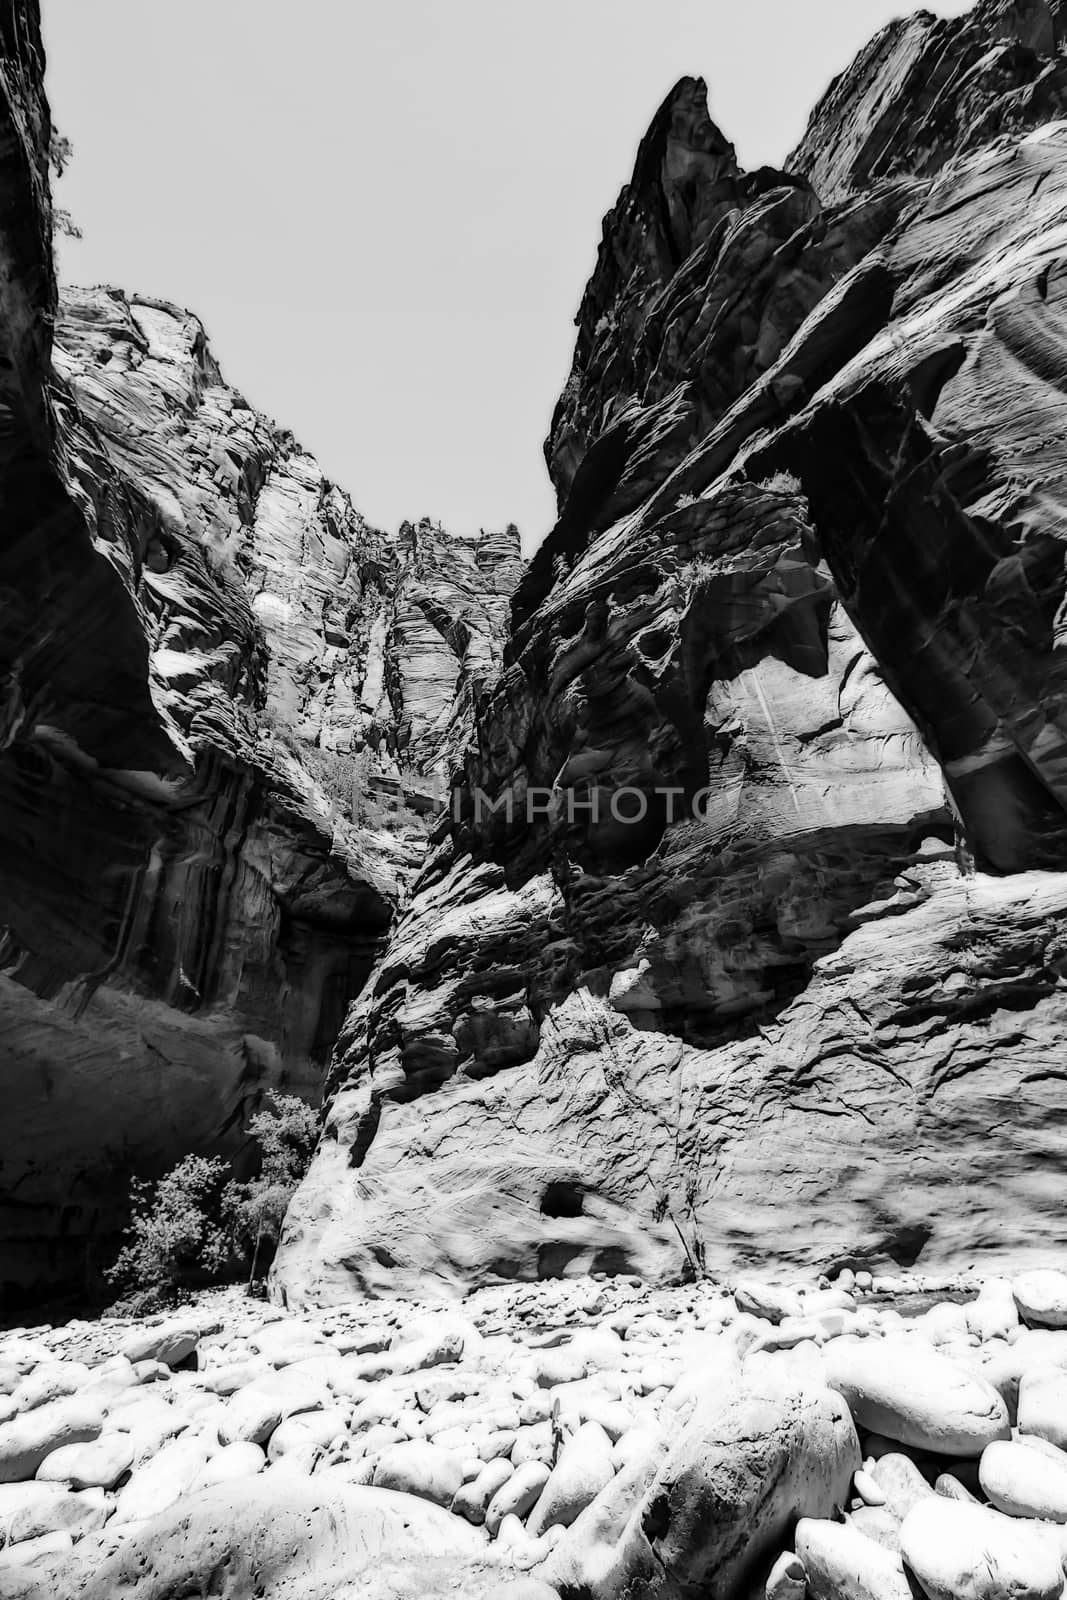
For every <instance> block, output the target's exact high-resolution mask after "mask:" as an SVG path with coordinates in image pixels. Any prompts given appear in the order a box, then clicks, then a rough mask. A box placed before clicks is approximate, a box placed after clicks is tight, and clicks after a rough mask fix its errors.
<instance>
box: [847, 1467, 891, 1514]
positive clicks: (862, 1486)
mask: <svg viewBox="0 0 1067 1600" xmlns="http://www.w3.org/2000/svg"><path fill="white" fill-rule="evenodd" d="M883 1459H885V1458H884V1457H883ZM852 1488H853V1490H854V1491H855V1493H856V1494H858V1495H859V1497H860V1499H861V1500H862V1501H863V1503H864V1505H868V1506H884V1505H885V1503H886V1498H887V1496H886V1492H885V1490H884V1489H883V1488H882V1486H881V1484H880V1483H878V1482H877V1480H876V1479H875V1478H873V1477H872V1476H871V1474H870V1473H869V1472H862V1471H861V1472H857V1473H856V1476H855V1477H854V1478H853V1480H852Z"/></svg>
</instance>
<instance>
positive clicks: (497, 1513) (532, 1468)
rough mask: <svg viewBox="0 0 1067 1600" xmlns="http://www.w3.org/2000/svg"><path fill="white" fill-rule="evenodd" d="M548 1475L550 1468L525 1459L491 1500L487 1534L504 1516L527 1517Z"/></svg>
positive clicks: (486, 1525) (486, 1518) (486, 1519)
mask: <svg viewBox="0 0 1067 1600" xmlns="http://www.w3.org/2000/svg"><path fill="white" fill-rule="evenodd" d="M550 1477H551V1468H549V1467H548V1466H546V1465H545V1463H544V1462H543V1461H526V1462H524V1463H523V1464H522V1466H521V1467H516V1468H515V1471H514V1472H513V1473H512V1474H511V1477H510V1478H509V1479H508V1480H507V1482H506V1483H504V1484H502V1485H501V1487H500V1488H499V1489H498V1490H497V1492H496V1494H495V1495H494V1496H493V1498H492V1500H490V1502H489V1505H488V1506H487V1507H486V1512H485V1527H486V1531H487V1533H489V1534H490V1535H493V1536H495V1535H496V1534H497V1533H499V1531H500V1525H501V1523H502V1522H503V1521H504V1518H505V1517H519V1518H520V1519H521V1518H523V1517H526V1516H529V1514H530V1512H531V1511H532V1510H533V1508H534V1506H535V1505H536V1504H537V1501H538V1499H539V1497H540V1495H541V1491H542V1490H543V1489H544V1487H545V1484H546V1483H547V1482H548V1480H549V1478H550Z"/></svg>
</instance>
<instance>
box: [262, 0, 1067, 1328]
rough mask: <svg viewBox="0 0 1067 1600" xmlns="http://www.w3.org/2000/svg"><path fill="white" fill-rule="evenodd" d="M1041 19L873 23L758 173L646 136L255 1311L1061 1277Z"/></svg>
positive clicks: (697, 101) (1057, 207)
mask: <svg viewBox="0 0 1067 1600" xmlns="http://www.w3.org/2000/svg"><path fill="white" fill-rule="evenodd" d="M1062 27H1063V22H1062V19H1061V17H1060V12H1059V8H1058V7H1055V6H1052V5H1044V4H1041V3H1040V0H1035V3H1034V4H1028V5H1018V4H1008V3H1006V0H989V3H982V4H980V5H979V6H978V7H977V8H976V10H975V11H974V12H973V13H972V15H971V16H970V17H969V18H966V19H961V20H958V21H956V22H953V23H947V22H936V21H935V20H934V19H932V18H929V17H925V16H922V17H918V18H914V19H911V20H910V21H909V22H907V23H904V24H900V25H897V26H896V27H894V28H893V29H891V30H889V31H888V33H886V34H884V35H883V36H882V37H881V39H880V41H876V43H875V45H874V46H872V47H871V48H870V49H869V50H868V51H867V52H865V53H864V54H863V55H862V56H861V57H860V59H859V60H858V62H857V63H856V64H855V65H854V67H853V68H852V69H850V71H849V72H848V73H846V74H845V75H844V76H843V77H842V78H841V79H840V80H839V81H838V82H837V83H836V84H835V85H834V86H833V88H832V89H831V91H830V93H829V95H828V96H827V98H826V99H825V100H824V102H823V103H822V105H821V106H820V107H819V108H818V110H817V112H816V114H815V117H814V119H813V122H812V126H811V128H810V130H809V134H808V136H807V138H806V139H805V141H804V143H803V144H802V145H801V147H800V150H799V151H798V153H797V155H796V156H795V157H794V158H793V159H792V161H791V162H790V170H789V171H786V172H776V171H772V170H769V169H764V170H762V171H761V172H759V173H756V174H744V173H741V172H740V171H739V169H738V167H737V163H736V160H735V157H734V154H733V152H732V150H731V148H730V146H729V144H728V143H727V141H726V140H725V138H724V137H723V136H722V134H721V133H720V132H719V131H718V129H716V128H715V126H714V124H713V123H712V122H711V120H710V118H709V116H708V114H707V110H706V107H705V100H704V88H703V85H702V84H700V83H699V82H698V81H696V80H691V79H686V80H683V82H682V83H681V84H679V85H678V87H677V88H676V89H675V90H674V91H673V93H672V94H671V96H669V98H668V100H667V101H666V102H665V104H664V106H663V107H662V108H661V110H660V111H659V112H658V113H657V116H656V118H655V120H654V122H653V124H652V128H651V130H650V132H649V134H648V136H647V137H646V139H645V141H644V142H643V144H642V146H641V149H640V152H639V155H638V158H637V163H636V167H635V170H634V175H633V178H632V180H631V182H630V184H629V185H628V186H627V188H626V189H625V190H624V191H623V194H622V196H621V198H620V200H619V203H618V205H617V206H616V207H615V209H614V211H613V212H611V213H610V214H609V216H608V218H607V219H606V222H605V232H604V241H603V244H602V246H601V251H600V256H599V259H598V262H597V267H596V270H595V272H594V274H593V277H592V279H591V282H590V285H589V287H588V289H587V291H586V295H585V298H584V300H583V303H582V307H581V309H580V311H579V315H578V342H577V349H576V355H575V363H574V369H573V371H572V374H571V377H570V380H569V381H568V384H567V388H566V391H565V393H564V396H563V398H562V400H561V402H560V405H559V407H558V408H557V411H556V415H555V418H554V421H553V427H552V433H551V436H550V438H549V442H548V445H547V447H546V452H547V457H548V461H549V464H550V468H551V470H552V473H553V477H554V480H555V482H556V485H557V488H558V490H559V495H560V515H559V520H558V523H557V525H556V527H555V529H554V530H553V531H552V533H551V534H550V536H549V538H548V539H547V541H546V542H545V544H544V545H543V546H542V548H541V550H540V551H539V552H538V554H537V556H536V557H535V559H534V561H533V562H532V563H531V567H530V569H529V571H528V572H527V574H526V576H525V577H524V579H523V581H522V582H521V584H520V585H519V588H518V590H517V592H516V595H515V598H514V601H513V605H512V618H511V633H510V637H509V639H508V643H507V647H506V652H505V663H504V668H503V671H502V672H501V674H500V676H499V679H498V680H497V682H496V684H495V685H494V686H493V687H492V689H491V691H490V692H489V693H487V695H486V696H485V698H484V700H483V701H482V703H481V704H480V706H479V709H478V716H477V722H476V731H475V737H474V740H473V742H472V744H471V747H470V749H469V750H468V752H467V755H466V759H465V763H464V771H463V774H462V777H461V779H460V781H459V783H458V786H457V790H456V794H455V796H454V805H453V807H452V810H451V814H450V820H449V824H448V827H447V830H446V831H442V833H441V834H440V835H439V836H438V840H437V843H436V848H435V849H434V851H433V852H432V854H431V855H430V857H429V858H428V860H427V863H426V865H425V867H424V869H423V872H422V874H421V876H420V878H419V881H418V883H417V885H416V888H415V891H414V893H413V896H412V899H411V901H410V903H409V904H408V906H407V908H406V910H405V911H404V913H403V915H402V917H401V918H400V921H399V923H398V925H397V927H396V929H395V931H394V933H393V935H392V937H391V939H390V942H389V945H388V948H387V949H386V951H385V953H384V955H383V957H382V958H381V961H380V963H379V965H378V967H377V969H376V971H375V973H374V975H373V976H372V978H371V980H370V981H369V983H368V984H367V986H366V988H365V989H364V990H363V992H362V994H361V996H360V998H359V999H358V1001H357V1002H356V1005H355V1007H354V1008H353V1010H352V1012H351V1014H350V1016H349V1018H348V1021H347V1022H346V1025H345V1028H344V1030H343V1032H342V1035H341V1039H340V1043H339V1046H338V1051H337V1055H336V1059H335V1064H334V1069H333V1073H332V1081H331V1102H330V1106H329V1111H328V1116H327V1121H326V1127H325V1132H324V1136H323V1140H322V1143H321V1147H320V1152H319V1155H318V1157H317V1158H316V1162H315V1165H314V1167H313V1169H312V1172H311V1175H310V1176H309V1178H308V1180H307V1182H306V1184H305V1186H304V1188H303V1189H302V1191H301V1192H300V1194H299V1195H298V1197H297V1200H296V1202H295V1204H294V1206H293V1208H292V1210H291V1212H290V1218H289V1222H288V1224H287V1230H286V1236H285V1240H284V1241H283V1248H282V1251H281V1254H280V1257H279V1261H278V1264H277V1267H276V1277H275V1287H276V1292H277V1293H278V1294H279V1295H281V1296H287V1297H288V1298H289V1299H290V1300H292V1301H311V1302H314V1301H322V1300H342V1299H344V1298H345V1297H347V1296H349V1295H351V1294H352V1293H353V1291H356V1290H361V1291H368V1292H384V1291H386V1290H388V1291H391V1292H407V1293H414V1292H416V1288H417V1286H418V1285H422V1286H423V1287H425V1285H426V1283H427V1282H429V1281H434V1282H436V1283H437V1284H439V1285H442V1286H445V1287H448V1288H451V1289H463V1288H465V1287H469V1286H470V1285H471V1284H477V1283H482V1282H486V1281H491V1280H493V1279H494V1278H506V1277H520V1278H521V1277H531V1278H532V1277H537V1276H539V1275H540V1276H545V1275H551V1274H554V1273H561V1272H574V1271H583V1270H585V1271H588V1270H597V1269H600V1270H606V1271H624V1270H635V1271H639V1272H641V1273H643V1274H644V1275H646V1276H651V1277H653V1278H656V1277H666V1276H668V1275H670V1274H672V1273H674V1272H677V1271H678V1270H679V1269H682V1270H689V1271H700V1270H702V1269H704V1268H709V1269H712V1270H715V1271H728V1270H730V1269H731V1268H735V1267H736V1266H737V1265H738V1263H740V1262H743V1261H748V1260H751V1259H757V1258H763V1259H767V1258H771V1259H776V1260H779V1261H791V1262H803V1263H806V1264H826V1263H828V1262H831V1261H835V1260H836V1261H838V1262H841V1261H852V1262H855V1263H859V1262H864V1261H870V1262H877V1261H883V1262H884V1261H886V1260H893V1261H897V1262H910V1261H913V1260H915V1259H916V1258H918V1257H920V1256H921V1257H922V1260H923V1261H924V1262H925V1261H927V1260H931V1261H945V1260H948V1259H958V1258H959V1257H960V1255H961V1253H965V1254H966V1258H967V1259H968V1260H973V1259H977V1258H994V1257H997V1256H1002V1255H1004V1254H1006V1253H1011V1254H1017V1253H1020V1252H1030V1253H1032V1254H1033V1255H1035V1256H1036V1257H1039V1256H1040V1255H1041V1254H1042V1253H1043V1252H1044V1251H1046V1250H1050V1249H1051V1248H1052V1245H1053V1244H1054V1237H1055V1236H1054V1233H1053V1236H1052V1238H1050V1227H1051V1226H1052V1222H1051V1219H1052V1218H1053V1216H1054V1214H1055V1207H1056V1204H1057V1200H1056V1196H1055V1186H1054V1184H1053V1183H1052V1181H1051V1178H1050V1176H1049V1175H1050V1174H1051V1173H1053V1172H1055V1171H1058V1170H1059V1166H1060V1164H1061V1163H1062V1161H1063V1158H1064V1146H1063V1136H1062V1131H1061V1129H1062V1121H1063V1116H1062V1113H1063V1108H1064V1104H1065V1096H1067V1083H1065V1078H1067V1065H1065V1063H1064V1062H1063V1060H1062V1051H1061V1049H1060V1045H1059V1041H1060V1040H1061V1039H1062V1033H1063V1028H1064V1022H1065V1005H1067V1001H1065V999H1064V988H1063V984H1064V976H1063V972H1064V968H1063V962H1064V950H1065V949H1067V945H1065V935H1067V921H1065V917H1067V874H1065V872H1064V869H1065V868H1067V815H1065V800H1067V793H1065V787H1064V763H1063V732H1062V730H1063V728H1064V723H1065V702H1067V693H1065V690H1067V684H1065V681H1064V678H1063V665H1062V658H1063V652H1062V649H1061V644H1060V636H1061V632H1062V616H1063V614H1064V607H1065V602H1067V573H1065V563H1064V519H1063V510H1062V508H1063V505H1064V504H1065V503H1067V484H1065V482H1064V470H1065V465H1067V458H1065V457H1064V453H1063V446H1062V440H1063V438H1064V437H1065V434H1067V427H1065V423H1067V418H1065V416H1064V409H1063V408H1064V399H1063V396H1064V392H1065V390H1067V366H1065V362H1064V348H1065V327H1064V309H1063V308H1064V304H1065V300H1064V289H1063V285H1064V282H1065V278H1064V272H1063V266H1062V261H1063V258H1064V256H1065V254H1067V234H1065V232H1064V228H1063V222H1062V218H1063V215H1064V207H1065V203H1067V133H1065V131H1064V127H1063V125H1062V124H1059V123H1057V122H1055V121H1052V122H1051V123H1050V122H1049V120H1048V119H1049V118H1050V117H1051V118H1055V117H1056V116H1057V115H1058V112H1059V107H1060V98H1059V97H1060V83H1061V76H1062V72H1063V67H1062V58H1061V57H1060V56H1059V53H1058V51H1059V44H1060V36H1061V32H1062ZM991 1130H993V1132H992V1134H991Z"/></svg>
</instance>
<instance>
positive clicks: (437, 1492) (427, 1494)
mask: <svg viewBox="0 0 1067 1600" xmlns="http://www.w3.org/2000/svg"><path fill="white" fill-rule="evenodd" d="M373 1481H374V1487H375V1488H376V1489H395V1490H397V1491H399V1492H400V1493H402V1494H410V1495H414V1496H416V1497H417V1498H418V1499H420V1500H429V1501H431V1502H432V1503H433V1504H434V1505H438V1506H448V1505H451V1503H452V1500H453V1499H454V1497H455V1496H456V1495H457V1494H458V1493H459V1491H460V1489H461V1488H462V1486H463V1466H462V1463H461V1462H460V1460H459V1458H458V1457H457V1456H454V1455H451V1454H450V1453H449V1452H448V1451H447V1450H440V1449H438V1448H437V1447H436V1446H435V1445H432V1444H425V1443H423V1441H422V1440H413V1441H411V1442H410V1443H408V1444H394V1445H391V1446H390V1447H389V1448H388V1449H386V1450H383V1451H382V1453H381V1455H380V1456H379V1457H378V1464H377V1466H376V1467H375V1469H374V1480H373Z"/></svg>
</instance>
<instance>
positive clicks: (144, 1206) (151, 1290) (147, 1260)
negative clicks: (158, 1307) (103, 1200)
mask: <svg viewBox="0 0 1067 1600" xmlns="http://www.w3.org/2000/svg"><path fill="white" fill-rule="evenodd" d="M225 1181H226V1164H225V1162H223V1161H221V1160H220V1159H219V1158H218V1157H217V1156H216V1157H213V1158H211V1159H210V1160H209V1159H208V1158H206V1157H204V1156H186V1157H185V1159H184V1160H182V1161H179V1162H178V1165H177V1166H176V1167H174V1168H173V1169H172V1170H171V1171H170V1172H168V1173H167V1174H166V1176H165V1177H162V1178H160V1180H159V1182H158V1183H149V1182H145V1181H143V1180H141V1179H137V1178H135V1179H134V1181H133V1185H132V1188H131V1210H132V1216H131V1219H130V1225H129V1228H128V1229H127V1234H126V1237H127V1242H126V1244H125V1245H124V1246H123V1248H122V1250H121V1251H120V1252H119V1255H118V1258H117V1259H116V1261H115V1264H114V1266H112V1267H111V1268H110V1269H109V1270H108V1271H107V1272H106V1273H105V1276H106V1278H107V1279H108V1282H109V1283H111V1284H113V1285H114V1286H115V1287H117V1288H119V1289H123V1290H125V1291H126V1296H125V1298H124V1300H123V1302H120V1303H121V1304H125V1303H126V1301H127V1300H128V1299H130V1298H131V1297H139V1298H138V1304H140V1299H142V1298H143V1297H144V1296H146V1295H148V1296H150V1297H153V1298H155V1299H157V1300H158V1301H159V1302H160V1303H168V1302H173V1301H174V1300H177V1299H180V1298H181V1295H182V1294H183V1292H185V1291H186V1290H188V1289H190V1288H194V1287H197V1286H198V1285H202V1284H205V1283H210V1282H212V1281H213V1280H214V1279H216V1278H218V1277H219V1275H220V1274H221V1273H222V1271H223V1269H224V1268H225V1266H226V1263H227V1261H228V1259H229V1255H230V1248H229V1242H228V1240H227V1237H226V1233H225V1230H224V1229H223V1227H222V1226H221V1221H220V1210H221V1203H222V1194H223V1186H224V1184H225Z"/></svg>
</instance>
